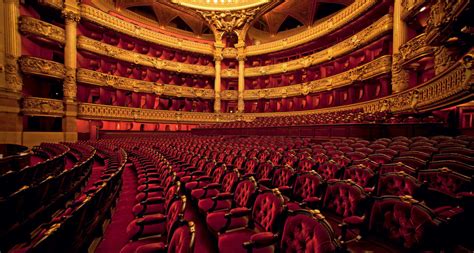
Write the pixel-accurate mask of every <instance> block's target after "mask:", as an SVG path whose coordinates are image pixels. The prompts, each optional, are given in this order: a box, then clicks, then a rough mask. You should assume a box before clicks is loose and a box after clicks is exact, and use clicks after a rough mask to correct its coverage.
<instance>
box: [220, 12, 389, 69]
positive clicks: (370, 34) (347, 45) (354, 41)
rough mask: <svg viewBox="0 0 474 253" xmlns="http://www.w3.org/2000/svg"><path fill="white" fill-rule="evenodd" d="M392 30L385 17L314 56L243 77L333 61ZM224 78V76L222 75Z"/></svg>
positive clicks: (272, 66)
mask: <svg viewBox="0 0 474 253" xmlns="http://www.w3.org/2000/svg"><path fill="white" fill-rule="evenodd" d="M392 29H393V17H392V16H391V15H385V16H383V17H382V18H380V19H379V20H377V21H376V22H375V23H373V24H372V25H370V26H368V27H366V28H365V29H364V30H362V31H360V32H358V33H357V34H355V35H353V36H351V37H350V38H348V39H346V40H343V41H342V42H339V43H337V44H335V45H333V46H331V47H329V48H326V49H324V50H322V51H319V52H316V53H314V54H311V55H308V56H305V57H301V58H299V59H296V60H292V61H288V62H284V63H279V64H273V65H266V66H259V67H248V68H245V76H246V77H253V76H262V75H272V74H277V73H285V72H288V71H293V70H297V69H302V68H307V67H310V66H314V65H317V64H321V63H323V62H326V61H330V60H333V59H335V58H337V57H340V56H342V55H345V54H348V53H350V52H353V51H354V50H356V49H359V48H361V47H363V46H365V45H367V44H369V43H371V42H373V41H375V40H376V39H377V38H380V37H381V36H382V35H383V34H385V33H387V32H389V31H391V30H392ZM224 76H225V75H224Z"/></svg>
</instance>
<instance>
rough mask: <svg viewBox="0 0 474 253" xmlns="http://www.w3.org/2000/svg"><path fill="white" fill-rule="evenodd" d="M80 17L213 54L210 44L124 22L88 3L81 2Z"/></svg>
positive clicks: (159, 41)
mask: <svg viewBox="0 0 474 253" xmlns="http://www.w3.org/2000/svg"><path fill="white" fill-rule="evenodd" d="M81 17H82V18H84V19H87V20H89V21H92V22H94V23H97V24H99V25H102V26H104V27H106V28H109V29H112V30H114V31H117V32H121V33H124V34H127V35H130V36H132V37H135V38H137V39H141V40H144V41H148V42H152V43H156V44H160V45H163V46H167V47H170V48H175V49H179V50H184V51H190V52H195V53H200V54H206V55H212V54H213V47H212V45H211V44H207V43H199V42H194V41H188V40H184V39H181V38H176V37H173V36H169V35H166V34H163V33H159V32H156V31H152V30H149V29H146V28H142V27H140V26H138V25H135V24H132V23H130V22H126V21H124V20H122V19H120V18H117V17H114V16H112V15H110V14H108V13H105V12H103V11H101V10H99V9H96V8H94V7H92V6H89V5H85V4H81Z"/></svg>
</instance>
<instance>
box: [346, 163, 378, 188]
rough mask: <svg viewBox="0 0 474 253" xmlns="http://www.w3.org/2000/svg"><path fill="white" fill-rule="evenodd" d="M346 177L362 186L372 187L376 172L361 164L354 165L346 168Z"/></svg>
mask: <svg viewBox="0 0 474 253" xmlns="http://www.w3.org/2000/svg"><path fill="white" fill-rule="evenodd" d="M344 179H350V180H352V181H354V182H355V183H356V184H358V185H360V186H362V187H372V186H373V185H374V179H375V172H374V171H373V170H371V169H369V168H367V167H365V166H364V165H361V164H359V165H352V166H350V167H348V168H346V169H345V170H344Z"/></svg>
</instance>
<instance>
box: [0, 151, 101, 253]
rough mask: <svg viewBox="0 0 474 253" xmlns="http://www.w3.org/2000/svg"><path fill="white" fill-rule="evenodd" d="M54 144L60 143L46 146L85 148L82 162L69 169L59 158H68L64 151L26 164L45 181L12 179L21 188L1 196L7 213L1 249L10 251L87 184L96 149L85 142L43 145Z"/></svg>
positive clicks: (0, 204) (1, 210)
mask: <svg viewBox="0 0 474 253" xmlns="http://www.w3.org/2000/svg"><path fill="white" fill-rule="evenodd" d="M54 145H57V147H56V148H44V149H42V150H44V152H50V155H54V154H57V152H61V151H63V150H67V151H68V152H70V151H71V150H76V151H78V150H81V151H84V153H81V157H80V159H79V160H78V161H79V162H78V163H76V164H75V166H74V167H72V168H71V169H67V170H66V169H65V167H64V162H63V161H60V162H56V161H55V160H59V159H64V154H63V153H61V154H59V155H56V156H55V157H52V158H51V159H50V160H46V161H44V162H43V163H39V164H37V165H36V166H33V167H32V168H29V167H26V168H25V169H28V170H29V171H30V172H31V173H32V174H34V175H35V177H31V178H38V177H41V178H42V179H41V181H39V180H35V181H29V182H28V181H27V180H26V179H25V177H22V178H18V181H9V183H11V184H12V187H13V186H15V184H17V185H16V187H17V188H19V190H17V191H15V192H14V193H12V194H10V195H8V196H5V197H2V198H1V199H0V213H2V215H4V217H5V218H4V219H1V224H0V227H1V231H0V250H3V251H6V249H8V248H9V247H11V246H12V245H14V244H15V243H17V242H19V241H22V240H25V239H26V238H28V237H29V234H30V233H31V231H33V230H34V229H35V228H36V227H37V226H38V225H40V224H41V223H43V222H44V221H45V220H46V219H48V217H50V216H51V215H52V214H53V213H55V212H56V211H57V210H58V209H59V208H61V207H62V206H63V205H64V204H65V203H66V201H69V200H71V199H72V198H73V197H74V195H75V194H76V193H77V192H78V191H79V190H80V188H81V187H83V186H84V185H85V182H86V181H87V178H88V177H89V175H90V173H91V169H92V162H93V157H94V154H95V149H94V148H92V147H90V146H87V145H81V144H66V145H63V144H51V143H49V144H42V145H41V147H52V146H54ZM35 149H36V150H37V149H38V148H35ZM52 150H56V151H52ZM50 161H52V162H50ZM33 168H34V169H33ZM19 173H21V171H20V172H19ZM40 175H41V176H40ZM44 177H45V178H44ZM23 180H25V181H23ZM2 186H3V185H2Z"/></svg>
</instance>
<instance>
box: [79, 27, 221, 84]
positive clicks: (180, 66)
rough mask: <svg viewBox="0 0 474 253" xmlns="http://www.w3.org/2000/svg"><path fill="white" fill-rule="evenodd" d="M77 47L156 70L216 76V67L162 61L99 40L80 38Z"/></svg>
mask: <svg viewBox="0 0 474 253" xmlns="http://www.w3.org/2000/svg"><path fill="white" fill-rule="evenodd" d="M77 47H78V48H81V49H84V50H87V51H90V52H93V53H97V54H101V55H105V56H108V57H111V58H114V59H118V60H122V61H127V62H132V63H134V64H139V65H143V66H148V67H153V68H156V69H165V70H169V71H174V72H182V73H189V74H198V75H206V76H214V67H209V66H202V65H196V64H187V63H181V62H175V61H168V60H162V59H159V58H156V57H151V56H148V55H144V54H140V53H136V52H133V51H129V50H126V49H122V48H118V47H115V46H111V45H108V44H106V43H102V42H100V41H97V40H93V39H89V38H87V37H85V36H79V37H78V40H77Z"/></svg>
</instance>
